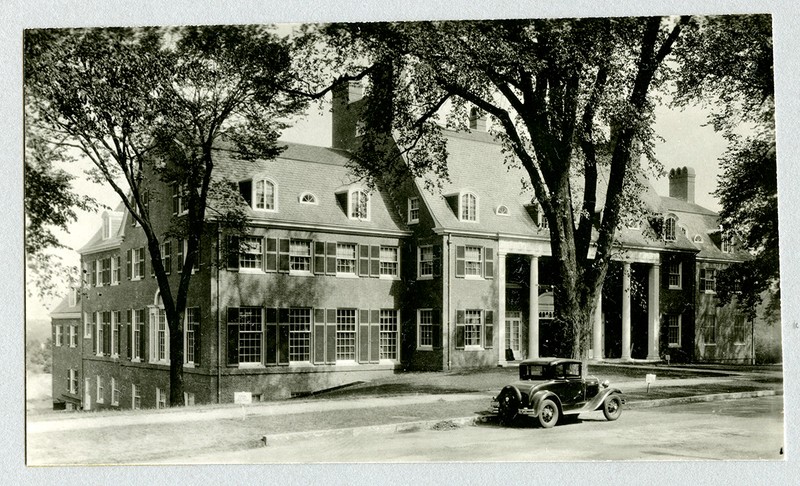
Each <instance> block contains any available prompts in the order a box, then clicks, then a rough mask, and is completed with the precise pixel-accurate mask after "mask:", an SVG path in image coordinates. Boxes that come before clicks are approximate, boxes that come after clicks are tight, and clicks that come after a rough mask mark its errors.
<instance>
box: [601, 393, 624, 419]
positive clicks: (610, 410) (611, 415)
mask: <svg viewBox="0 0 800 486" xmlns="http://www.w3.org/2000/svg"><path fill="white" fill-rule="evenodd" d="M603 415H605V416H606V420H609V421H610V420H617V419H618V418H619V416H620V415H622V400H621V399H620V398H619V397H618V396H617V395H610V396H608V397H606V399H605V400H604V401H603Z"/></svg>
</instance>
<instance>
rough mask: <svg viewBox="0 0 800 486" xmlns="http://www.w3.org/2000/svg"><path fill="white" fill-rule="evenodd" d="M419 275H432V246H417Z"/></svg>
mask: <svg viewBox="0 0 800 486" xmlns="http://www.w3.org/2000/svg"><path fill="white" fill-rule="evenodd" d="M417 274H418V275H419V276H420V277H432V276H433V247H432V246H421V247H420V248H419V271H418V272H417Z"/></svg>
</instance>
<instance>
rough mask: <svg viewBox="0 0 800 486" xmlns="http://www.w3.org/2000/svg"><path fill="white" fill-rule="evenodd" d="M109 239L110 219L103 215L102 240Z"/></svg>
mask: <svg viewBox="0 0 800 486" xmlns="http://www.w3.org/2000/svg"><path fill="white" fill-rule="evenodd" d="M109 238H111V219H110V218H109V217H108V214H104V215H103V239H104V240H107V239H109Z"/></svg>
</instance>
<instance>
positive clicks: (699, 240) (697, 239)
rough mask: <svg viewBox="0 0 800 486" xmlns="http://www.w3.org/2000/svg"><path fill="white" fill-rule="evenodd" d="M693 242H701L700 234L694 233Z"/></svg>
mask: <svg viewBox="0 0 800 486" xmlns="http://www.w3.org/2000/svg"><path fill="white" fill-rule="evenodd" d="M694 242H695V243H702V242H703V237H702V236H700V235H695V236H694Z"/></svg>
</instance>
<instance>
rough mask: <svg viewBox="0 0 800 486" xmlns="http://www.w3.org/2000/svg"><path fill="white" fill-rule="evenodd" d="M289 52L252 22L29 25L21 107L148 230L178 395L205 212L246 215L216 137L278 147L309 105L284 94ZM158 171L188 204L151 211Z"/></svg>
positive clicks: (173, 393)
mask: <svg viewBox="0 0 800 486" xmlns="http://www.w3.org/2000/svg"><path fill="white" fill-rule="evenodd" d="M291 59H292V57H291V47H290V46H289V44H288V43H287V42H286V41H284V40H281V39H279V38H277V37H276V36H274V35H273V34H271V33H270V32H269V31H268V30H267V29H266V28H262V27H256V26H230V27H222V26H209V27H184V28H174V29H153V28H148V29H80V30H58V31H30V32H26V36H25V76H26V80H25V86H26V89H27V90H28V92H29V93H30V97H31V99H32V100H33V101H32V104H31V106H30V107H29V110H28V112H27V113H26V115H27V116H28V117H29V118H30V119H31V120H32V123H34V124H35V126H36V128H37V129H38V130H41V131H42V133H44V134H46V136H45V137H44V138H45V140H46V142H47V143H48V144H49V145H50V146H52V147H58V148H62V147H64V148H68V149H70V150H72V151H74V152H75V153H78V154H80V156H82V157H85V158H87V159H88V160H90V161H91V162H92V163H93V166H94V167H93V171H92V175H93V176H94V178H95V180H96V181H97V182H99V183H102V184H107V185H109V186H110V187H111V188H113V190H114V191H115V192H116V193H117V195H118V196H119V197H120V200H121V201H122V203H123V204H124V206H125V208H126V209H127V210H128V211H129V212H130V213H131V216H132V217H133V218H134V219H135V220H136V223H137V224H138V225H140V227H141V230H142V231H143V232H144V234H145V235H146V237H147V248H148V252H149V255H150V260H151V263H152V268H153V271H154V274H155V277H156V280H157V282H158V286H159V290H160V295H161V299H162V302H163V304H164V311H165V314H166V318H167V322H168V327H169V339H170V404H171V405H172V406H177V405H182V404H183V361H184V357H183V315H184V311H185V309H186V303H187V302H186V301H187V295H188V290H189V282H190V279H191V274H192V272H191V271H190V270H191V268H192V267H193V266H194V264H195V262H196V261H197V255H198V248H199V242H200V240H201V238H202V236H203V234H204V232H205V231H206V227H207V220H208V219H209V218H211V219H213V220H214V221H215V222H218V223H220V224H224V225H230V226H234V227H239V228H241V227H242V226H243V224H244V213H243V211H242V209H241V206H240V205H238V204H237V201H238V200H237V199H236V198H237V197H238V196H236V195H235V194H234V192H233V189H232V188H231V187H230V186H229V185H228V184H225V183H223V182H220V181H217V180H214V179H212V174H213V172H214V167H215V166H214V162H215V155H214V153H215V148H216V147H217V146H218V145H219V144H220V143H225V144H230V145H233V147H234V148H235V149H237V151H236V152H235V155H234V156H237V157H241V158H243V159H245V160H254V159H256V158H271V157H274V156H275V155H277V154H279V153H280V151H281V150H282V147H279V146H278V145H277V143H276V142H277V138H278V135H279V132H280V130H281V129H282V128H283V127H284V126H285V125H284V121H283V120H285V119H286V117H287V116H289V115H291V114H293V113H295V112H297V111H298V110H299V109H301V108H302V107H303V103H302V101H300V99H299V98H297V97H295V96H294V95H286V94H285V93H286V92H287V90H289V89H290V88H292V86H293V84H294V83H295V80H296V75H295V72H294V71H293V69H292V65H291ZM156 181H157V182H160V183H161V184H163V185H166V186H167V187H169V186H172V187H176V188H178V189H179V190H180V191H181V194H182V197H183V201H184V203H185V207H186V209H187V211H186V214H185V215H180V216H177V217H174V218H172V219H171V220H170V221H168V222H166V223H165V222H162V221H160V220H159V219H158V218H157V217H154V214H155V213H151V211H150V206H149V204H148V200H149V199H150V198H151V195H153V194H152V193H153V192H154V191H155V190H156V188H155V185H156ZM162 187H163V186H162ZM153 197H154V195H153ZM169 237H181V238H184V239H186V240H187V252H186V255H185V261H184V262H183V271H182V272H181V274H180V277H179V282H178V284H177V287H173V286H170V282H169V279H168V276H167V274H166V272H165V268H164V266H163V263H162V258H161V249H160V244H161V242H162V241H163V240H164V238H169Z"/></svg>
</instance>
